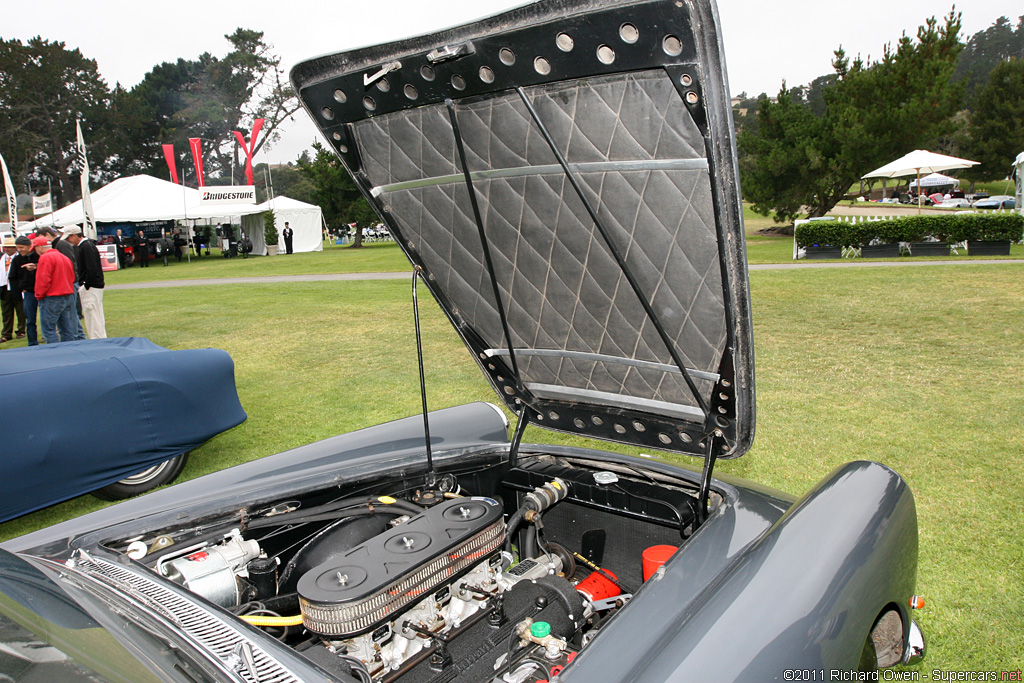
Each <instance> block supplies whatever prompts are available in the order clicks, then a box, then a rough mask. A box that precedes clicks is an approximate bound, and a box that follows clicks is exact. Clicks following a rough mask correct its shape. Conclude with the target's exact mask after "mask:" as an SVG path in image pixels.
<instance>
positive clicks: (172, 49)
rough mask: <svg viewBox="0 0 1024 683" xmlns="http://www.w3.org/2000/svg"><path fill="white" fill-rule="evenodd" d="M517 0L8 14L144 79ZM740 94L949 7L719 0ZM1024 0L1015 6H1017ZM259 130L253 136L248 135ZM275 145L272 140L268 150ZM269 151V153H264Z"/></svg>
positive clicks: (291, 149)
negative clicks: (242, 37) (253, 41)
mask: <svg viewBox="0 0 1024 683" xmlns="http://www.w3.org/2000/svg"><path fill="white" fill-rule="evenodd" d="M520 4H525V3H522V2H518V1H516V0H433V1H430V0H341V1H340V2H328V1H326V0H277V1H275V2H268V1H266V0H249V1H248V2H234V3H227V2H223V1H222V0H204V1H203V2H198V1H197V0H176V1H174V2H169V3H163V4H159V5H158V4H155V3H149V2H142V3H140V2H137V1H133V2H126V1H123V0H94V1H93V2H82V1H81V0H49V1H48V2H46V3H43V4H33V3H26V2H19V3H14V2H11V3H9V4H8V6H7V7H6V9H5V11H4V12H3V16H2V19H0V37H3V38H7V39H9V38H21V39H22V40H27V39H28V38H31V37H33V36H36V35H40V36H42V37H43V38H46V39H48V40H51V41H64V42H65V43H66V45H67V46H68V47H69V48H74V47H77V48H79V49H81V51H82V53H83V54H84V55H85V56H86V57H90V58H92V59H95V60H96V62H97V64H98V65H99V71H100V74H101V75H102V76H103V77H104V78H105V79H106V81H107V83H108V84H109V85H110V86H111V87H113V85H114V84H115V83H120V84H121V85H122V86H124V87H126V88H129V89H130V88H131V87H132V86H134V85H136V84H137V83H138V82H139V81H140V80H142V77H143V76H144V75H145V74H146V73H147V72H148V71H150V70H151V69H152V68H153V66H154V65H156V64H159V63H160V62H164V61H173V60H175V59H177V58H178V57H184V58H186V59H193V58H195V57H196V56H198V55H199V54H201V53H203V52H211V53H213V54H215V55H218V56H223V55H224V54H225V53H226V52H227V49H228V42H227V41H226V40H224V38H223V36H224V35H225V34H228V33H231V32H233V31H234V29H235V28H237V27H239V26H242V27H245V28H252V29H256V30H260V31H263V32H264V34H265V39H266V41H267V42H268V43H270V44H271V45H273V46H274V50H275V52H276V53H277V54H278V55H279V56H280V57H281V59H282V65H283V66H284V67H285V68H286V69H290V68H291V67H292V65H294V64H295V63H296V62H299V61H302V60H304V59H306V58H309V57H312V56H315V55H320V54H325V53H329V52H335V51H338V50H344V49H350V48H354V47H360V46H364V45H371V44H374V43H378V42H384V41H389V40H394V39H397V38H403V37H406V36H412V35H417V34H421V33H429V32H432V31H434V30H437V29H441V28H445V27H448V26H453V25H457V24H461V23H464V22H466V21H470V20H473V19H477V18H480V17H483V16H487V15H489V14H494V13H496V12H499V11H501V10H504V9H507V8H509V7H514V6H517V5H520ZM718 5H719V15H720V18H721V23H722V33H723V36H724V41H725V54H726V64H727V69H728V73H729V84H730V90H731V91H732V93H733V94H738V93H740V92H742V91H746V92H747V93H749V94H751V95H756V94H759V93H761V92H767V93H769V94H771V95H774V94H775V93H776V92H778V89H779V86H780V85H781V83H782V81H783V79H785V80H786V81H787V83H788V84H789V85H801V84H806V83H809V82H810V81H811V80H813V79H814V78H816V77H818V76H821V75H823V74H826V73H830V72H831V71H832V67H831V64H830V60H831V58H832V51H833V50H834V49H835V48H836V47H838V46H839V45H842V46H843V47H844V48H845V49H846V52H847V54H849V55H851V56H853V55H856V54H858V53H859V54H861V55H862V56H864V57H867V56H869V55H870V56H871V57H872V58H877V57H880V56H881V54H882V47H883V45H885V44H886V43H895V42H896V41H897V40H898V39H899V37H900V35H901V34H902V33H903V32H904V31H906V32H907V33H908V34H910V35H914V34H915V33H916V31H917V27H918V26H920V25H921V24H922V23H924V20H925V19H926V18H927V17H930V16H933V15H939V16H940V17H941V15H943V14H946V13H948V12H949V10H950V7H951V3H949V4H945V3H942V2H938V3H937V2H934V1H933V0H901V1H899V2H891V1H889V0H886V1H884V2H883V1H881V0H862V1H861V2H856V3H849V2H847V3H833V2H821V1H818V2H812V1H810V0H773V1H772V2H769V1H767V0H720V1H719V3H718ZM1015 8H1016V11H1015ZM959 9H960V10H961V11H962V12H963V24H964V30H963V35H964V36H965V38H966V37H969V36H971V35H973V34H974V33H976V32H977V31H980V30H983V29H985V28H987V27H989V26H990V25H991V24H992V23H993V22H994V21H995V20H996V19H997V18H998V17H999V16H1002V15H1006V16H1008V17H1009V18H1010V20H1011V21H1012V22H1013V23H1014V24H1016V22H1017V16H1016V15H1019V14H1024V8H1022V7H1021V6H1020V5H1018V4H1017V3H1015V2H1007V1H1006V0H999V1H997V0H970V1H969V2H962V3H961V7H960V8H959ZM297 118H298V120H297V121H296V122H294V123H290V124H289V125H288V126H287V131H286V134H285V136H284V137H283V139H282V141H281V142H279V143H278V144H277V145H276V146H274V148H272V149H269V150H267V151H266V152H263V151H261V153H260V154H259V155H257V162H259V161H270V162H271V163H279V162H285V161H290V160H294V159H295V157H296V156H297V155H298V153H299V152H300V151H301V150H302V149H304V148H306V147H308V146H309V144H310V143H311V142H312V141H313V140H314V139H317V136H318V133H317V131H316V129H315V128H314V127H313V125H312V123H310V122H309V121H308V120H307V119H306V117H305V114H304V113H300V114H299V115H298V116H297ZM247 134H248V133H247ZM264 149H266V148H264ZM260 157H262V158H260Z"/></svg>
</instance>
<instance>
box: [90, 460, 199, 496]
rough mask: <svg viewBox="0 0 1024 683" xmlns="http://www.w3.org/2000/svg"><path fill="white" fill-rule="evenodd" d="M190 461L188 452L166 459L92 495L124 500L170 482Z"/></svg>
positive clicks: (97, 490)
mask: <svg viewBox="0 0 1024 683" xmlns="http://www.w3.org/2000/svg"><path fill="white" fill-rule="evenodd" d="M186 462H188V453H182V454H181V455H179V456H177V457H174V458H171V459H170V460H164V461H163V462H162V463H160V464H158V465H153V466H152V467H147V468H146V469H144V470H142V471H141V472H136V473H135V474H133V475H131V476H130V477H125V478H124V479H122V480H121V481H118V482H114V483H113V484H108V485H107V486H104V487H103V488H101V489H96V490H95V491H93V492H92V495H94V496H96V497H97V498H100V499H102V500H124V499H125V498H131V497H132V496H137V495H139V494H140V493H145V492H146V491H150V490H152V489H155V488H156V487H157V486H163V485H164V484H169V483H171V482H172V481H174V480H175V479H177V478H178V475H179V474H181V471H182V470H183V469H185V463H186Z"/></svg>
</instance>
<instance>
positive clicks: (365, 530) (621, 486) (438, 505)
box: [107, 456, 696, 683]
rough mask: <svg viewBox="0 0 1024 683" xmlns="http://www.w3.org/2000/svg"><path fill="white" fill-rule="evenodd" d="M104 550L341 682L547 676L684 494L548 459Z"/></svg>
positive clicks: (632, 581)
mask: <svg viewBox="0 0 1024 683" xmlns="http://www.w3.org/2000/svg"><path fill="white" fill-rule="evenodd" d="M411 484H414V482H413V481H402V482H400V483H392V486H391V487H390V490H389V489H388V488H386V487H381V486H380V485H378V486H375V487H373V489H374V490H372V491H370V490H367V489H363V490H362V491H360V492H358V493H354V494H352V495H344V496H338V495H337V494H338V491H337V490H335V491H334V497H330V496H328V495H326V494H324V493H321V494H320V495H317V496H312V495H311V496H308V497H306V498H305V499H297V500H283V501H278V502H274V503H272V504H270V505H264V506H260V507H259V508H258V509H257V508H254V509H253V510H251V511H243V513H242V514H241V515H240V516H239V517H237V518H235V519H233V520H231V523H230V524H221V525H214V526H213V527H211V528H208V530H206V531H205V532H203V533H201V534H200V533H197V531H198V530H196V529H192V532H191V534H192V535H193V537H192V538H188V536H189V535H190V534H189V533H182V532H181V530H178V531H176V530H164V531H163V533H159V534H151V535H147V536H145V537H138V538H131V539H119V540H116V541H110V542H109V543H108V544H107V545H108V546H110V547H111V548H112V549H114V550H118V551H119V552H123V553H124V554H126V555H127V556H128V557H130V558H132V559H133V560H136V561H137V562H139V563H141V564H142V565H144V566H146V567H147V568H149V569H150V570H151V571H153V572H155V573H156V574H159V575H160V576H162V577H163V578H164V579H166V580H168V581H171V582H173V583H175V584H178V585H179V586H181V587H183V588H185V589H186V590H188V591H191V592H192V593H194V594H196V595H199V596H201V597H202V598H204V599H205V600H207V601H209V602H211V603H214V604H216V605H219V606H220V607H222V608H224V609H225V610H227V611H228V612H230V613H233V614H234V615H236V616H237V617H238V618H240V619H242V620H244V621H246V622H248V623H249V624H251V625H253V626H256V627H259V628H261V629H263V630H265V631H266V632H267V633H268V634H270V635H272V636H274V637H276V638H278V639H279V640H281V641H282V642H284V643H286V644H287V645H289V646H290V647H292V648H293V649H294V650H295V651H296V652H299V653H300V654H302V656H304V657H306V658H307V659H309V660H310V661H312V662H314V663H315V664H317V665H318V666H320V667H321V668H323V669H324V670H326V671H328V672H330V673H332V674H334V675H335V676H338V677H339V678H343V679H344V678H349V677H351V678H355V679H357V680H362V681H378V682H391V681H401V682H402V683H405V682H410V683H419V682H440V681H475V682H486V681H505V682H516V683H524V682H527V681H544V680H550V679H551V678H552V677H553V676H556V675H557V674H558V673H559V672H560V671H561V670H562V668H564V667H565V666H567V665H570V664H571V662H572V660H573V658H574V657H575V656H576V654H577V653H578V652H580V651H581V650H582V649H583V648H585V647H587V646H588V644H589V643H590V642H591V641H592V640H593V639H594V638H595V637H597V636H598V635H599V634H600V631H601V627H602V626H603V625H604V624H605V623H607V621H608V619H610V618H613V617H614V615H615V614H616V613H617V612H619V611H620V610H623V609H626V608H628V603H629V600H630V599H631V597H632V595H633V593H634V592H635V591H636V590H639V589H640V587H641V586H642V585H643V583H644V581H646V580H647V579H648V578H650V576H651V575H653V574H654V573H655V572H657V571H658V568H659V567H660V566H661V564H662V563H664V562H665V561H666V560H667V559H668V558H669V557H670V556H671V555H672V554H673V553H674V552H675V550H676V549H677V548H678V546H679V545H680V544H681V543H682V542H683V541H684V539H685V537H686V536H687V535H688V534H689V533H690V531H691V530H692V523H693V521H694V519H695V507H696V497H695V493H696V491H695V489H694V485H693V483H692V482H688V481H686V480H684V479H681V478H673V477H669V476H666V475H664V474H661V473H657V472H653V471H647V470H643V469H641V468H640V467H634V466H630V465H623V464H620V463H615V464H611V463H600V462H589V461H581V460H570V459H568V458H557V457H553V456H541V457H535V458H524V459H522V460H521V461H520V462H519V463H518V464H517V465H516V466H508V465H504V466H494V467H488V468H485V469H482V470H476V471H473V472H459V473H449V474H441V475H439V476H438V478H437V479H436V483H435V485H434V486H424V485H423V484H422V479H421V480H420V485H419V486H415V485H411Z"/></svg>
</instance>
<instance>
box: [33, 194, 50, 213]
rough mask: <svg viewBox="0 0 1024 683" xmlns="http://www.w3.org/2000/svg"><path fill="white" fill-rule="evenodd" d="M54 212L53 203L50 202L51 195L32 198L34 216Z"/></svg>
mask: <svg viewBox="0 0 1024 683" xmlns="http://www.w3.org/2000/svg"><path fill="white" fill-rule="evenodd" d="M52 212H53V202H52V201H51V200H50V193H49V192H47V193H46V194H41V195H39V196H38V197H33V198H32V215H33V216H42V215H44V214H47V213H52Z"/></svg>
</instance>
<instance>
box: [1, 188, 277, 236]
mask: <svg viewBox="0 0 1024 683" xmlns="http://www.w3.org/2000/svg"><path fill="white" fill-rule="evenodd" d="M92 205H93V210H94V211H95V214H96V221H97V222H99V223H130V222H143V221H166V220H184V219H201V218H216V217H221V216H239V215H242V216H244V215H246V214H250V213H256V212H257V211H260V209H259V208H258V207H257V206H256V205H255V204H211V205H200V203H199V190H194V189H192V188H190V187H184V186H182V185H177V184H175V183H172V182H170V181H167V180H160V179H159V178H154V177H152V176H148V175H137V176H130V177H127V178H118V179H117V180H115V181H113V182H112V183H110V184H108V185H105V186H103V187H101V188H100V189H98V190H96V191H95V192H93V193H92ZM83 220H84V216H83V213H82V201H81V200H79V201H77V202H75V203H73V204H69V205H67V206H65V207H64V208H63V209H60V210H58V211H54V212H53V213H52V214H48V215H46V216H42V217H40V218H38V219H36V220H35V221H32V222H30V223H24V224H19V225H18V231H19V232H20V233H22V234H25V233H28V232H31V231H32V230H34V229H35V228H36V227H37V226H43V225H56V226H57V227H63V226H66V225H76V224H79V223H82V221H83Z"/></svg>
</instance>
